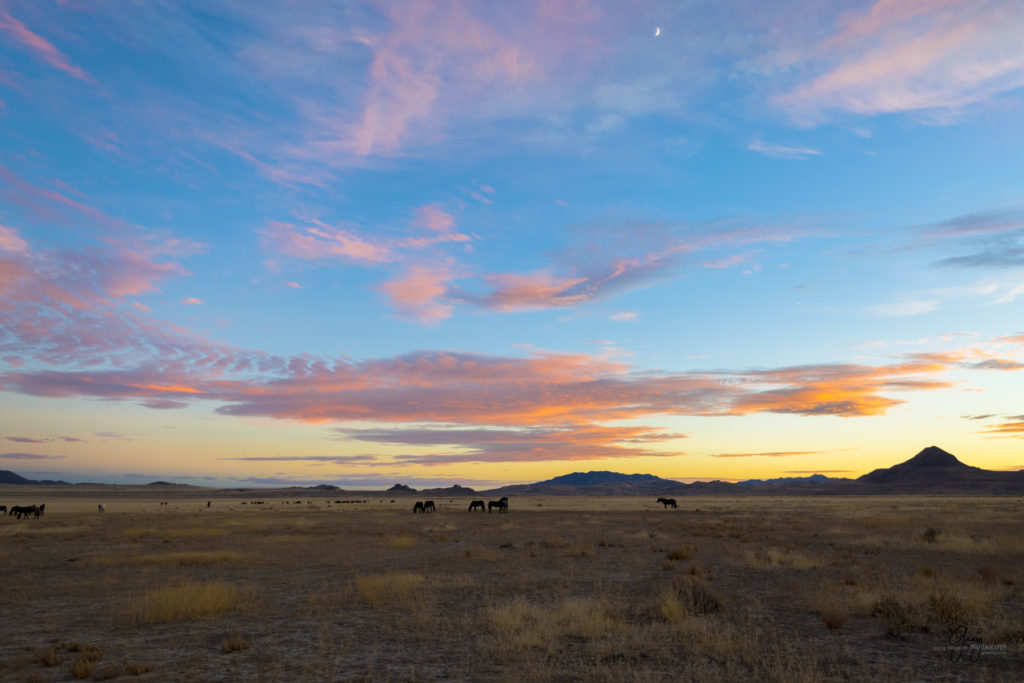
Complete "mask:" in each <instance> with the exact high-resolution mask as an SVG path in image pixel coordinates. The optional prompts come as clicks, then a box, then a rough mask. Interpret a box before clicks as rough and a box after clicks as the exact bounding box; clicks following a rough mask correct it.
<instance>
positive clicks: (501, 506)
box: [487, 496, 508, 512]
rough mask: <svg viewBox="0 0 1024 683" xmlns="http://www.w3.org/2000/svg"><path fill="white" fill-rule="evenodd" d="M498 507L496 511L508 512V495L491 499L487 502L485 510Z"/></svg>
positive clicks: (488, 510)
mask: <svg viewBox="0 0 1024 683" xmlns="http://www.w3.org/2000/svg"><path fill="white" fill-rule="evenodd" d="M494 508H498V512H508V496H502V497H501V498H500V499H499V500H492V501H490V502H488V503H487V512H490V511H491V510H493V509H494Z"/></svg>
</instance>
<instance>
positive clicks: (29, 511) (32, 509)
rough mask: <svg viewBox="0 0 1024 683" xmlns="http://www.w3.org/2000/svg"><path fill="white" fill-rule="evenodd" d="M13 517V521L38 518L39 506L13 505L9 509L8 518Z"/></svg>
mask: <svg viewBox="0 0 1024 683" xmlns="http://www.w3.org/2000/svg"><path fill="white" fill-rule="evenodd" d="M10 515H14V518H15V519H21V518H22V517H24V518H26V519H28V518H29V517H32V518H33V519H34V518H37V517H39V506H38V505H15V506H14V507H12V508H11V511H10V512H9V513H8V516H10Z"/></svg>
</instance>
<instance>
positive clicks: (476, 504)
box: [469, 500, 487, 512]
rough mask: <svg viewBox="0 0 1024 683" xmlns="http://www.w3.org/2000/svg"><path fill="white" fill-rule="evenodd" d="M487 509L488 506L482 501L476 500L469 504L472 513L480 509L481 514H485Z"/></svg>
mask: <svg viewBox="0 0 1024 683" xmlns="http://www.w3.org/2000/svg"><path fill="white" fill-rule="evenodd" d="M486 507H487V506H486V505H484V502H483V501H482V500H474V501H473V502H472V503H470V504H469V512H472V511H473V510H477V509H479V510H480V512H483V511H484V509H486Z"/></svg>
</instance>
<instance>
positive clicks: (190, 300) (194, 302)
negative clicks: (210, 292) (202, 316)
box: [181, 296, 203, 306]
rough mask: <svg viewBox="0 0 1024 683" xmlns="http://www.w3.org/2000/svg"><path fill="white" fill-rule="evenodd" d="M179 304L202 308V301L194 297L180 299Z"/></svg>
mask: <svg viewBox="0 0 1024 683" xmlns="http://www.w3.org/2000/svg"><path fill="white" fill-rule="evenodd" d="M181 303H183V304H187V305H189V306H202V304H203V300H202V299H197V298H195V297H194V296H189V297H185V298H184V299H182V300H181Z"/></svg>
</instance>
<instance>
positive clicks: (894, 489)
mask: <svg viewBox="0 0 1024 683" xmlns="http://www.w3.org/2000/svg"><path fill="white" fill-rule="evenodd" d="M857 482H858V483H860V484H870V485H872V488H874V489H875V490H877V491H878V492H879V493H918V492H927V493H982V494H985V493H1024V472H997V471H994V470H984V469H981V468H980V467H972V466H971V465H966V464H964V463H962V462H960V460H959V459H958V458H957V457H956V456H955V455H953V454H952V453H948V452H947V451H944V450H942V449H941V448H939V447H938V446H929V447H928V448H925V449H924V450H922V451H921V452H920V453H918V454H917V455H915V456H914V457H913V458H911V459H910V460H906V461H904V462H901V463H899V464H897V465H893V466H892V467H887V468H880V469H877V470H874V471H873V472H868V473H867V474H865V475H864V476H862V477H860V478H858V479H857Z"/></svg>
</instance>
